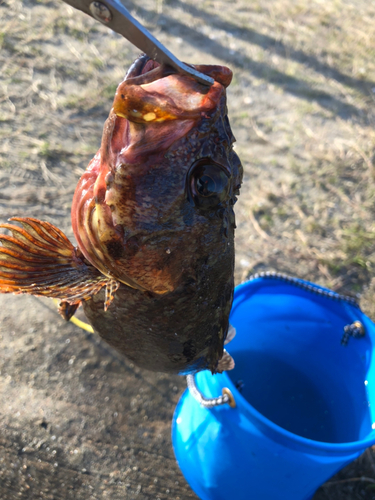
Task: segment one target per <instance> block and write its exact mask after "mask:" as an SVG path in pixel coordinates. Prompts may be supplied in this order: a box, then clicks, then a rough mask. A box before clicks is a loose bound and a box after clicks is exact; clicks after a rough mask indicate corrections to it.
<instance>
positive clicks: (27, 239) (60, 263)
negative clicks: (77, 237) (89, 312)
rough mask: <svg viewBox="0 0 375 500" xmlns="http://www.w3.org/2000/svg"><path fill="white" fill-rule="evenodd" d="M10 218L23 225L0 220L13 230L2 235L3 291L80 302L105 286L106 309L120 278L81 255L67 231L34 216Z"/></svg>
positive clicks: (0, 270)
mask: <svg viewBox="0 0 375 500" xmlns="http://www.w3.org/2000/svg"><path fill="white" fill-rule="evenodd" d="M11 220H12V221H16V222H18V223H20V224H21V225H22V227H19V226H15V225H12V224H0V227H2V228H5V229H8V230H10V231H11V233H12V236H9V235H0V243H1V244H2V246H1V247H0V292H1V293H28V294H32V295H39V296H45V297H52V298H57V299H61V300H63V301H65V302H67V303H68V304H79V303H80V302H81V301H82V300H86V299H88V298H90V297H91V296H92V295H95V294H96V293H98V292H99V291H100V290H101V289H102V287H103V286H105V287H106V310H107V308H108V306H109V304H110V303H111V301H112V299H113V294H114V293H115V291H116V290H117V288H118V286H119V283H118V282H117V281H115V280H113V279H109V278H107V277H106V276H104V275H103V274H102V273H101V272H100V271H98V270H97V269H96V268H95V267H93V266H91V265H90V264H87V263H86V262H85V261H84V260H83V259H82V258H80V257H79V256H78V255H77V251H76V249H75V248H74V246H73V245H72V243H71V242H70V241H69V240H68V238H67V237H66V236H65V235H64V233H62V232H61V231H60V230H59V229H58V228H57V227H55V226H53V225H52V224H50V223H49V222H43V221H39V220H38V219H34V218H31V217H25V218H18V217H14V218H13V219H11ZM107 289H108V292H107ZM107 297H108V300H107ZM77 307H78V306H77ZM69 313H70V311H69Z"/></svg>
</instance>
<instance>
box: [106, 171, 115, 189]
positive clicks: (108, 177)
mask: <svg viewBox="0 0 375 500" xmlns="http://www.w3.org/2000/svg"><path fill="white" fill-rule="evenodd" d="M113 181H114V177H113V174H112V173H111V172H108V174H107V175H106V176H105V184H106V186H107V189H108V188H109V187H111V186H112V184H113Z"/></svg>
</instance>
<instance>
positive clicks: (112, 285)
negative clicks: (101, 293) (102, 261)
mask: <svg viewBox="0 0 375 500" xmlns="http://www.w3.org/2000/svg"><path fill="white" fill-rule="evenodd" d="M119 286H120V283H119V282H118V281H116V280H109V281H107V283H106V286H105V300H104V311H108V307H109V306H110V305H111V302H112V300H113V299H114V296H115V293H116V292H117V290H118V288H119Z"/></svg>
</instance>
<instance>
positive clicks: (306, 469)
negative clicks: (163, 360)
mask: <svg viewBox="0 0 375 500" xmlns="http://www.w3.org/2000/svg"><path fill="white" fill-rule="evenodd" d="M295 282H296V283H297V284H299V285H302V286H304V287H306V285H310V286H311V287H312V288H313V289H315V290H318V289H320V290H324V289H322V288H320V287H317V286H316V285H313V284H310V283H308V282H304V281H302V280H295ZM296 283H291V282H287V281H284V280H281V279H278V278H270V277H261V278H257V279H254V280H252V281H250V282H247V283H244V284H242V285H240V286H238V287H237V288H236V289H235V294H234V302H233V307H232V312H231V324H232V325H233V326H234V327H235V328H236V330H237V336H236V337H235V339H234V340H233V341H232V342H231V343H230V344H229V345H228V351H229V352H230V354H231V355H232V356H233V358H234V360H235V362H236V367H235V369H234V370H232V371H231V372H225V373H223V374H221V375H214V376H212V375H211V373H210V372H208V371H204V372H200V373H198V374H197V376H196V384H197V387H198V389H199V390H200V391H201V392H202V393H203V395H204V396H205V397H207V398H211V397H218V396H219V395H221V393H222V389H223V388H225V387H226V388H228V389H230V391H231V392H232V394H233V396H234V399H235V401H236V408H234V409H233V408H230V407H229V406H228V405H224V406H217V407H214V408H211V409H208V408H204V407H202V406H201V405H200V404H199V403H198V402H197V401H196V400H195V399H194V398H193V397H192V395H191V394H190V393H189V391H185V393H184V394H183V395H182V397H181V399H180V401H179V403H178V405H177V408H176V411H175V414H174V418H173V425H172V441H173V446H174V450H175V455H176V458H177V461H178V464H179V466H180V468H181V470H182V472H183V474H184V476H185V478H186V480H187V481H188V483H189V484H190V486H191V487H192V489H193V490H194V491H195V493H196V494H197V495H198V496H199V497H200V498H201V499H202V500H230V499H236V500H308V499H310V498H312V496H313V495H314V493H315V491H316V489H317V488H318V487H319V486H320V485H321V484H322V483H324V482H325V481H326V480H327V479H328V478H330V477H331V476H332V475H333V474H335V473H336V472H337V471H338V470H340V469H341V468H342V467H344V466H345V465H346V464H348V463H350V462H351V461H352V460H354V459H355V458H357V457H358V456H359V455H360V454H361V453H362V452H363V451H364V450H365V449H366V448H367V447H368V446H371V445H373V444H374V443H375V423H374V422H375V374H374V370H375V366H374V360H373V346H374V339H375V325H374V324H373V323H372V321H371V320H370V319H369V318H368V317H367V316H366V315H365V314H363V313H362V312H361V310H360V309H359V308H358V307H356V306H355V305H352V304H350V303H348V302H347V301H345V300H340V299H339V297H338V296H337V295H336V294H334V293H333V292H332V293H331V297H329V296H325V295H320V294H318V293H314V292H312V291H309V290H308V289H306V288H300V287H299V286H296ZM328 292H329V291H328ZM354 321H360V322H361V323H362V325H363V326H364V329H365V335H364V336H363V337H361V338H353V337H351V338H349V341H348V344H347V345H346V346H343V345H341V339H342V335H343V332H344V327H345V326H346V325H348V324H351V323H353V322H354Z"/></svg>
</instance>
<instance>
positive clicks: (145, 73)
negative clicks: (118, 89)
mask: <svg viewBox="0 0 375 500" xmlns="http://www.w3.org/2000/svg"><path fill="white" fill-rule="evenodd" d="M148 63H150V64H148ZM147 65H148V66H149V67H148V68H147ZM174 74H176V70H175V69H174V68H172V67H171V66H167V65H166V64H160V63H158V62H156V61H154V60H153V59H151V57H149V56H148V55H147V54H141V55H140V56H139V57H138V58H137V59H136V60H135V61H134V62H133V64H132V65H131V66H130V68H129V69H128V72H127V73H126V76H125V78H124V81H126V82H127V83H129V85H144V84H147V83H152V82H154V81H156V80H161V79H162V78H165V77H166V76H169V75H174Z"/></svg>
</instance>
